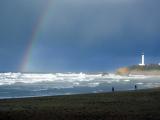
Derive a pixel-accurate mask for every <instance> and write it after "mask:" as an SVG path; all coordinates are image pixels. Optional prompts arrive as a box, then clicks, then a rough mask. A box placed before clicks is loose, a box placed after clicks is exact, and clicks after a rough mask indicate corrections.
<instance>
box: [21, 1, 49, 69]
mask: <svg viewBox="0 0 160 120" xmlns="http://www.w3.org/2000/svg"><path fill="white" fill-rule="evenodd" d="M51 2H52V0H47V1H46V4H45V5H44V9H43V11H42V13H41V14H40V16H39V18H38V20H37V22H36V24H35V25H34V26H33V29H32V33H31V36H30V37H29V40H28V44H27V47H26V49H25V52H24V56H23V58H22V63H21V64H20V68H19V69H20V71H21V72H26V71H27V67H28V64H29V63H30V61H31V60H32V52H33V49H34V46H35V44H36V43H37V41H38V36H39V34H40V33H41V30H42V26H43V25H44V23H45V22H46V18H47V16H48V13H49V7H50V4H52V3H51Z"/></svg>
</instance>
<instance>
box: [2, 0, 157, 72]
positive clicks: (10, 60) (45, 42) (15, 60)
mask: <svg viewBox="0 0 160 120" xmlns="http://www.w3.org/2000/svg"><path fill="white" fill-rule="evenodd" d="M159 5H160V1H159V0H13V1H11V0H1V1H0V72H101V71H114V70H115V69H116V68H119V67H123V66H128V65H133V64H138V63H140V55H141V53H142V52H144V53H145V58H146V63H158V62H160V53H159V52H160V47H159V45H160V34H159V31H160V14H159V11H160V7H159Z"/></svg>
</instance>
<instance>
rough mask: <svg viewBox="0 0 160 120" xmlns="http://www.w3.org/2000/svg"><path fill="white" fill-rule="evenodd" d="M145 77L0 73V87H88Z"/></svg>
mask: <svg viewBox="0 0 160 120" xmlns="http://www.w3.org/2000/svg"><path fill="white" fill-rule="evenodd" d="M145 78H148V77H146V76H119V75H115V74H107V75H103V74H85V73H53V74H52V73H50V74H34V73H32V74H29V73H0V85H13V84H20V83H24V84H34V83H43V82H53V83H54V82H73V84H74V85H75V86H78V85H79V82H90V81H97V82H93V83H90V86H96V85H99V82H108V83H110V82H118V81H120V80H122V81H126V82H127V81H130V80H131V79H145Z"/></svg>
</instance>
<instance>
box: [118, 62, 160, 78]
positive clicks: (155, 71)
mask: <svg viewBox="0 0 160 120" xmlns="http://www.w3.org/2000/svg"><path fill="white" fill-rule="evenodd" d="M116 74H118V75H160V65H158V64H147V65H145V66H139V65H133V66H129V67H122V68H119V69H118V70H116Z"/></svg>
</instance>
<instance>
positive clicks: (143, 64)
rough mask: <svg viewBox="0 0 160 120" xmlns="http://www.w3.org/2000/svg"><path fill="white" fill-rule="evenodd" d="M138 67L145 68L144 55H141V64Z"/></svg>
mask: <svg viewBox="0 0 160 120" xmlns="http://www.w3.org/2000/svg"><path fill="white" fill-rule="evenodd" d="M139 66H145V63H144V53H142V63H140V64H139Z"/></svg>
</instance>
